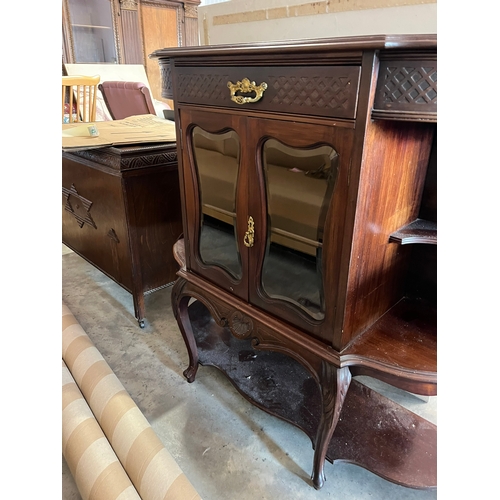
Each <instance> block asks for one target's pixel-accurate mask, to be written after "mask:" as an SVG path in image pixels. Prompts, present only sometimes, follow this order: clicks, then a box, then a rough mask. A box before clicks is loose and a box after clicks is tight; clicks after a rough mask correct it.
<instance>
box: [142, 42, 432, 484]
mask: <svg viewBox="0 0 500 500" xmlns="http://www.w3.org/2000/svg"><path fill="white" fill-rule="evenodd" d="M152 57H153V58H157V59H158V61H159V65H160V69H161V74H162V87H163V94H162V95H163V97H166V98H169V99H173V100H174V102H175V113H176V119H175V121H176V126H177V137H178V138H179V140H178V143H177V148H178V157H179V179H180V185H181V200H182V213H183V226H184V238H183V239H182V240H179V241H178V242H177V243H176V244H175V246H174V254H175V256H176V259H177V261H178V262H179V264H180V266H181V269H180V271H179V272H178V279H177V281H176V283H175V285H174V287H173V290H172V307H173V311H174V314H175V315H176V318H177V321H178V324H179V328H180V330H181V332H182V335H183V337H184V340H185V344H186V347H187V350H188V353H189V367H188V368H187V369H186V371H185V373H184V374H185V376H186V378H187V380H188V381H189V382H193V381H194V379H195V376H196V372H197V370H198V366H199V365H212V366H215V367H217V368H219V369H220V370H222V371H223V372H224V373H225V374H226V375H227V376H228V378H229V379H230V380H231V381H232V382H233V384H234V385H235V386H236V387H237V388H238V390H239V391H240V392H241V393H242V394H243V395H244V396H245V397H246V398H247V399H248V400H249V401H250V402H252V403H253V404H255V405H257V406H258V407H260V408H262V409H264V410H265V411H267V412H269V413H271V414H273V415H276V416H277V417H279V418H282V419H284V420H287V421H288V422H291V423H293V424H294V425H297V426H298V427H299V428H301V429H302V430H303V431H304V432H305V433H306V434H307V435H308V436H309V437H310V438H311V441H312V443H313V448H314V458H313V471H312V480H313V484H314V486H315V487H316V488H321V487H322V485H323V483H324V480H325V475H324V461H325V459H328V460H330V461H332V462H334V461H336V460H343V461H349V462H352V463H356V464H358V465H361V466H363V467H365V468H367V469H369V470H371V471H373V472H374V473H376V474H378V475H380V476H382V477H384V478H386V479H388V480H391V481H394V482H396V483H398V484H402V485H406V486H409V487H414V488H428V487H435V486H436V431H437V428H436V426H434V425H433V424H431V423H429V422H427V421H425V420H423V419H422V418H420V417H418V416H417V415H415V414H413V413H411V412H409V411H407V410H406V409H404V408H403V407H401V406H398V405H396V404H394V403H393V402H392V401H390V400H388V399H387V398H384V397H382V396H381V395H380V394H377V393H376V392H374V391H371V390H370V389H369V388H368V387H366V386H364V385H363V384H361V383H360V382H358V381H357V380H355V377H356V376H358V375H365V376H366V375H368V376H371V377H375V378H377V379H379V380H381V381H383V382H386V383H389V384H392V385H393V386H395V387H398V388H399V389H403V390H406V391H409V392H412V393H415V394H421V395H425V396H431V395H436V394H437V359H436V358H437V356H436V346H437V329H436V274H437V273H436V249H437V246H436V244H437V230H436V220H437V217H436V122H437V110H436V108H437V41H436V36H435V35H401V36H398V35H391V36H383V35H380V36H362V37H346V38H336V39H335V38H334V39H320V40H305V41H286V42H270V43H259V44H239V45H227V46H225V45H217V46H203V47H189V48H188V47H183V48H172V49H162V50H158V51H156V52H155V53H154V54H152ZM208 143H211V146H210V147H208V146H207V144H208ZM287 157H288V158H287ZM283 158H285V161H283ZM312 185H314V186H322V188H321V189H319V188H316V187H315V188H314V189H312V188H310V186H312ZM318 197H319V201H318ZM305 214H309V215H305ZM193 299H195V300H193Z"/></svg>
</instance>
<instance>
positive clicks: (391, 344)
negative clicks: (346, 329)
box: [342, 298, 437, 396]
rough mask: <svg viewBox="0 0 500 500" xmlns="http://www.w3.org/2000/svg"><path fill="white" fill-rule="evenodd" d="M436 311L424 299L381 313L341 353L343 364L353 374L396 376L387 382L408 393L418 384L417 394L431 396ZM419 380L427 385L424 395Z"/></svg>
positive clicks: (435, 362) (434, 358)
mask: <svg viewBox="0 0 500 500" xmlns="http://www.w3.org/2000/svg"><path fill="white" fill-rule="evenodd" d="M436 317H437V311H436V307H435V306H432V305H431V304H429V303H428V302H427V301H424V300H415V299H410V298H405V299H403V300H401V301H400V302H399V303H398V304H396V305H395V306H394V307H393V308H392V309H390V310H389V311H388V312H387V313H386V314H384V315H383V316H382V317H381V318H380V319H379V320H378V321H376V322H375V323H374V324H373V325H372V326H371V327H370V328H369V329H368V330H367V331H366V332H364V333H363V334H362V335H360V336H359V337H357V338H356V340H355V341H354V342H353V343H352V344H351V345H350V346H349V347H347V348H346V349H345V350H344V351H342V359H343V361H344V363H346V364H348V365H351V363H352V364H353V365H354V366H350V369H351V372H352V373H353V375H373V373H372V370H375V369H377V368H379V370H377V378H379V379H381V380H386V381H389V379H388V378H387V379H385V378H384V375H383V374H381V373H380V367H383V372H384V373H390V374H391V375H393V376H396V377H397V379H398V382H397V383H395V382H394V378H392V380H391V383H392V384H393V385H397V386H398V387H399V388H400V389H404V390H406V391H409V392H412V391H414V390H415V387H414V385H416V384H417V382H418V387H419V392H420V394H423V395H428V396H431V395H435V394H436V385H437V358H436V349H437V328H436V322H437V318H436ZM422 380H425V381H427V382H430V380H433V383H429V384H428V388H427V391H428V392H427V394H425V392H426V390H425V389H424V388H423V385H422Z"/></svg>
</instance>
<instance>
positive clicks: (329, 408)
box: [311, 361, 351, 490]
mask: <svg viewBox="0 0 500 500" xmlns="http://www.w3.org/2000/svg"><path fill="white" fill-rule="evenodd" d="M350 383H351V372H350V371H349V368H348V367H344V368H335V367H334V366H332V365H330V364H328V363H326V362H324V361H323V362H322V364H321V373H320V385H321V396H322V414H321V421H320V423H319V427H318V432H317V434H316V444H315V446H314V463H313V472H312V475H311V479H312V481H313V484H314V487H315V488H316V489H317V490H319V489H320V488H321V487H322V486H323V484H324V483H325V472H324V466H325V458H326V452H327V450H328V445H329V444H330V440H331V439H332V435H333V431H334V430H335V427H336V426H337V422H338V420H339V416H340V411H341V410H342V405H343V404H344V400H345V397H346V394H347V390H348V389H349V384H350Z"/></svg>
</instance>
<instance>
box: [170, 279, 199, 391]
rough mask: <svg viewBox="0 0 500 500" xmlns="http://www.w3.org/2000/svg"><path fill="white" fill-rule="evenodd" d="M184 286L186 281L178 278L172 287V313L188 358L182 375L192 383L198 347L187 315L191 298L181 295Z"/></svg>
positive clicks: (196, 364) (196, 363)
mask: <svg viewBox="0 0 500 500" xmlns="http://www.w3.org/2000/svg"><path fill="white" fill-rule="evenodd" d="M185 284H186V280H184V279H183V278H178V279H177V281H176V282H175V283H174V286H173V287H172V295H171V300H172V311H173V313H174V316H175V319H176V320H177V324H178V325H179V329H180V331H181V333H182V336H183V338H184V343H185V344H186V348H187V351H188V356H189V366H188V368H186V370H184V372H183V374H184V376H185V377H186V379H187V381H188V382H194V379H195V377H196V372H197V370H198V347H197V346H196V341H195V338H194V334H193V330H192V328H191V321H190V319H189V313H188V304H189V299H190V298H191V297H189V296H186V295H184V296H183V295H182V289H183V288H184V285H185Z"/></svg>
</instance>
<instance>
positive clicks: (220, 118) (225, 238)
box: [179, 107, 248, 300]
mask: <svg viewBox="0 0 500 500" xmlns="http://www.w3.org/2000/svg"><path fill="white" fill-rule="evenodd" d="M179 113H180V120H179V122H180V128H181V135H182V169H181V172H180V175H181V181H182V183H183V192H184V199H185V203H184V210H185V218H186V220H187V224H186V226H187V227H186V228H185V231H187V234H184V241H185V247H186V259H187V260H186V264H187V266H188V268H189V269H190V270H191V271H193V272H195V273H197V274H199V275H201V276H203V277H205V278H207V279H209V280H210V281H212V282H213V283H215V284H217V285H219V286H220V287H222V288H224V289H225V290H227V291H229V292H231V293H232V294H234V295H237V296H238V297H240V298H242V299H244V300H248V263H247V262H248V259H247V250H248V249H247V247H246V246H245V245H244V244H243V238H244V235H245V231H246V229H245V228H246V225H247V221H246V218H245V214H246V213H247V212H248V209H247V189H246V179H247V178H248V174H247V172H246V170H247V166H248V165H246V164H245V163H244V162H242V148H243V144H244V142H245V133H246V132H245V126H244V118H243V117H239V116H236V115H234V114H233V115H230V114H223V113H217V114H215V113H210V112H205V111H192V110H190V109H183V108H182V107H181V108H180V109H179Z"/></svg>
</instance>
